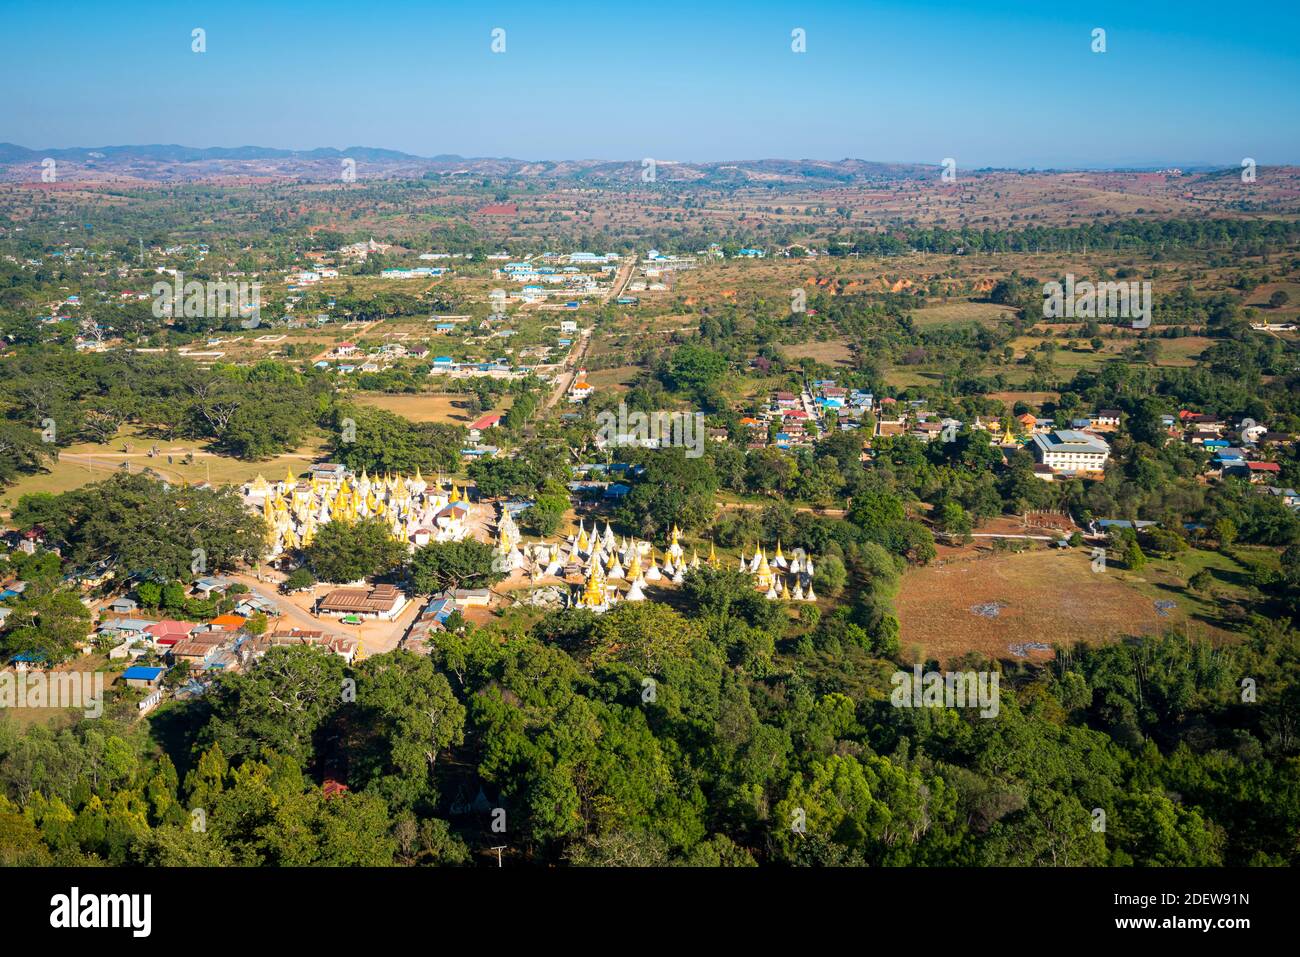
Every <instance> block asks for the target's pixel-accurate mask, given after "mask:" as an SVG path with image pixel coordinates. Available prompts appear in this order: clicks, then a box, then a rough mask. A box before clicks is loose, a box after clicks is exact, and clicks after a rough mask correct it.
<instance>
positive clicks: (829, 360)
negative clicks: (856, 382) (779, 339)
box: [781, 339, 853, 366]
mask: <svg viewBox="0 0 1300 957" xmlns="http://www.w3.org/2000/svg"><path fill="white" fill-rule="evenodd" d="M781 353H782V354H783V355H785V356H786V358H788V359H791V360H793V361H795V362H797V361H799V360H800V359H815V360H816V361H817V362H821V363H824V364H825V365H838V366H849V365H852V364H853V352H852V350H850V349H849V344H848V342H847V341H846V340H844V339H828V340H826V341H825V342H818V341H815V340H814V341H813V342H804V343H800V344H799V345H797V346H784V345H783V346H781Z"/></svg>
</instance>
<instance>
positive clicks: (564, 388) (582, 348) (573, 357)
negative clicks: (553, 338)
mask: <svg viewBox="0 0 1300 957" xmlns="http://www.w3.org/2000/svg"><path fill="white" fill-rule="evenodd" d="M590 346H591V330H590V329H584V330H582V334H581V335H580V336H579V337H578V341H577V343H575V344H574V347H573V349H572V350H571V351H570V352H569V355H568V358H566V359H565V360H564V362H563V363H562V364H561V366H560V369H561V371H559V372H557V373H556V374H555V387H554V388H552V389H551V394H550V395H549V396H547V399H546V405H545V406H543V409H544V410H547V411H549V410H550V409H552V408H553V407H554V406H555V403H557V402H559V401H560V398H561V397H562V396H563V395H564V393H566V392H568V391H569V386H571V385H572V384H573V380H574V379H575V378H576V377H577V375H578V369H580V368H581V367H582V360H583V359H584V358H585V357H586V355H587V349H588V348H589V347H590Z"/></svg>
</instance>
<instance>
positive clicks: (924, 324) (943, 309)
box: [912, 300, 1015, 329]
mask: <svg viewBox="0 0 1300 957" xmlns="http://www.w3.org/2000/svg"><path fill="white" fill-rule="evenodd" d="M1014 314H1015V310H1014V309H1012V308H1010V307H1009V306H1001V305H998V304H997V303H992V302H969V301H967V300H958V301H954V302H945V303H940V304H938V305H934V306H926V307H925V308H924V309H917V310H914V311H913V312H912V324H913V325H915V326H916V327H917V328H918V329H926V328H929V327H932V326H954V325H962V324H965V323H971V322H979V323H983V324H984V325H996V324H997V323H998V322H999V321H1000V320H1003V319H1008V318H1011V317H1012V316H1013V315H1014Z"/></svg>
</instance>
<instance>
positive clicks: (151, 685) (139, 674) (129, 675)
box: [122, 665, 167, 691]
mask: <svg viewBox="0 0 1300 957" xmlns="http://www.w3.org/2000/svg"><path fill="white" fill-rule="evenodd" d="M166 673H167V669H166V668H157V667H153V668H151V667H146V666H144V665H135V666H133V667H130V668H127V669H126V671H124V672H122V680H123V681H125V682H126V685H127V687H128V688H145V689H147V690H149V691H153V690H154V689H155V688H157V687H158V686H159V685H160V684H162V679H163V675H164V674H166Z"/></svg>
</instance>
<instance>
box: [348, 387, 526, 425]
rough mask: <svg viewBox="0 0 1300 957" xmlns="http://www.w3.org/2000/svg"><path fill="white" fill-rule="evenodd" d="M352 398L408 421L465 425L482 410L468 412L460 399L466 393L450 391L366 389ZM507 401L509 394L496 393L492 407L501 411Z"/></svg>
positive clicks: (506, 406)
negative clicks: (393, 392) (390, 391)
mask: <svg viewBox="0 0 1300 957" xmlns="http://www.w3.org/2000/svg"><path fill="white" fill-rule="evenodd" d="M355 398H356V401H357V402H359V403H360V404H361V405H367V406H371V407H372V408H376V409H386V410H387V411H389V412H392V413H394V414H396V415H400V416H402V417H404V418H407V419H410V420H411V421H412V422H450V423H452V424H454V425H466V424H468V423H470V422H473V421H474V420H475V419H477V418H478V417H479V416H480V415H483V414H484V413H482V412H474V413H471V412H470V411H469V410H468V409H466V408H464V407H463V403H465V402H468V400H469V398H470V396H467V395H460V394H458V393H454V392H427V393H419V394H417V395H408V394H405V393H402V394H397V395H389V394H386V393H381V392H366V393H358V394H357V395H356V396H355ZM511 401H512V397H511V396H508V395H506V396H499V397H498V398H497V400H496V403H495V405H494V406H493V408H492V411H495V412H503V411H505V410H506V409H508V408H509V407H510V403H511Z"/></svg>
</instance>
